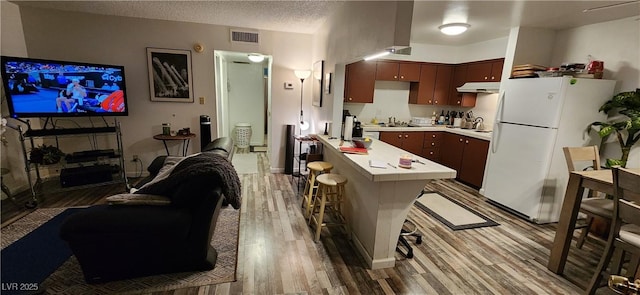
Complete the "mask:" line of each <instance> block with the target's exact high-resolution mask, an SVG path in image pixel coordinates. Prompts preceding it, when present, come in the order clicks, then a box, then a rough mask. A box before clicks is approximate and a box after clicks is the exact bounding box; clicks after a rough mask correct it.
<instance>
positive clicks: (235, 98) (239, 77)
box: [214, 50, 272, 153]
mask: <svg viewBox="0 0 640 295" xmlns="http://www.w3.org/2000/svg"><path fill="white" fill-rule="evenodd" d="M252 54H253V53H252ZM214 56H215V59H214V63H215V64H214V69H215V88H216V109H217V116H216V117H217V118H216V122H217V132H218V136H230V137H232V138H234V140H235V131H236V125H238V124H240V125H245V124H246V123H248V124H250V126H251V131H252V132H251V137H250V139H249V150H250V151H251V152H267V153H270V147H269V145H268V143H269V142H271V136H270V133H269V128H270V127H269V126H270V125H271V117H270V114H271V75H270V73H271V65H272V58H271V56H266V55H265V56H264V60H263V61H261V62H251V61H250V60H249V58H248V57H249V53H244V52H231V51H220V50H216V51H214Z"/></svg>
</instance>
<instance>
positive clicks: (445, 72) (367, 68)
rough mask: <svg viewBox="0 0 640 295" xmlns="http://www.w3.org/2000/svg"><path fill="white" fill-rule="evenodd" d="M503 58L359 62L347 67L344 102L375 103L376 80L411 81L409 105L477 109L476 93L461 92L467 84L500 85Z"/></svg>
mask: <svg viewBox="0 0 640 295" xmlns="http://www.w3.org/2000/svg"><path fill="white" fill-rule="evenodd" d="M503 66H504V59H503V58H501V59H492V60H486V61H478V62H470V63H464V64H457V65H452V64H435V63H424V62H411V61H392V60H380V61H358V62H354V63H351V64H348V65H347V66H346V73H345V76H346V77H345V88H344V101H345V102H356V103H372V102H373V94H374V90H375V83H376V80H381V81H406V82H411V84H410V90H409V103H411V104H424V105H453V106H460V107H474V106H475V105H476V94H475V93H458V91H457V88H458V87H460V86H462V85H463V84H464V83H466V82H498V81H500V77H501V75H502V67H503Z"/></svg>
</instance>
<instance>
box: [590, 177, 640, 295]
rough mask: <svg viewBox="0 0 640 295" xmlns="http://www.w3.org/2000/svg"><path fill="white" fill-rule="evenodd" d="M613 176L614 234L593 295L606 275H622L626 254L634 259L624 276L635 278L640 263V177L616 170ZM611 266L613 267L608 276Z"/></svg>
mask: <svg viewBox="0 0 640 295" xmlns="http://www.w3.org/2000/svg"><path fill="white" fill-rule="evenodd" d="M612 173H613V185H614V187H615V194H614V198H613V199H614V207H613V219H612V222H611V232H610V233H609V238H608V239H607V245H606V247H605V252H604V255H602V258H600V263H599V264H598V268H597V269H596V271H595V273H594V274H593V277H592V278H591V281H590V282H589V285H588V286H587V290H586V294H589V295H591V294H594V293H595V291H596V290H597V289H598V288H599V287H600V282H601V280H602V278H603V277H604V276H605V275H607V274H621V269H622V264H623V262H625V259H624V258H625V254H627V253H629V254H631V256H630V257H631V259H629V261H628V264H627V266H626V273H625V274H624V276H626V277H635V276H636V273H637V271H638V264H639V263H640V206H639V205H638V204H640V174H638V173H634V172H631V171H629V170H626V169H624V168H618V167H614V168H613V170H612ZM614 252H615V253H614ZM614 254H615V255H614ZM612 258H613V260H612ZM610 262H613V263H612V264H611V267H610V268H609V271H608V272H607V266H608V265H609V263H610Z"/></svg>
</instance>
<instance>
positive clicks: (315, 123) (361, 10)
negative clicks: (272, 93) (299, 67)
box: [294, 1, 397, 136]
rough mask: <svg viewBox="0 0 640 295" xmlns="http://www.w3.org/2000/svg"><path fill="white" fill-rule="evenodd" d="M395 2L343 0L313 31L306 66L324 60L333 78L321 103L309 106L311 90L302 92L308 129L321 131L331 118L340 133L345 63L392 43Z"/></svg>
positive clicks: (326, 68) (327, 70)
mask: <svg viewBox="0 0 640 295" xmlns="http://www.w3.org/2000/svg"><path fill="white" fill-rule="evenodd" d="M396 4H397V3H396V1H346V2H345V3H344V4H343V7H342V9H340V10H339V11H337V12H336V13H335V14H334V15H332V16H331V17H330V18H329V19H328V20H327V22H326V23H325V24H324V25H323V26H322V27H321V28H320V29H319V30H318V32H316V34H314V36H313V43H312V44H313V58H312V61H311V63H310V64H309V66H308V68H311V67H312V65H313V62H316V61H318V60H325V73H331V74H332V80H333V81H332V86H331V93H330V94H323V95H324V98H323V102H322V107H311V94H307V93H305V101H304V105H305V117H306V116H307V115H306V114H311V122H310V123H311V124H312V126H311V129H310V130H309V133H321V132H324V124H325V123H326V122H330V124H331V126H332V127H331V129H332V131H333V133H332V134H333V135H334V136H335V135H336V134H337V135H339V134H340V133H339V130H340V126H341V121H342V108H343V97H344V92H343V90H344V87H343V85H344V64H346V63H349V62H353V61H355V60H357V59H360V58H362V57H363V56H365V55H368V54H371V53H373V52H376V51H379V50H381V49H383V48H386V47H389V46H392V45H394V44H393V42H394V36H395V32H394V31H395V27H394V26H393V25H391V24H393V23H395V18H396V11H397V9H396ZM294 85H295V84H294ZM309 88H310V87H309ZM306 89H307V87H305V90H306ZM307 109H309V110H312V113H310V112H307ZM336 132H337V133H336Z"/></svg>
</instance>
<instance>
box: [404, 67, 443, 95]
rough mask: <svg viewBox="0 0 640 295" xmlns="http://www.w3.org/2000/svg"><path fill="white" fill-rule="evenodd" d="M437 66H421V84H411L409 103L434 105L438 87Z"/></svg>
mask: <svg viewBox="0 0 640 295" xmlns="http://www.w3.org/2000/svg"><path fill="white" fill-rule="evenodd" d="M436 73H437V66H436V65H435V64H422V65H421V66H420V82H418V83H411V86H410V89H409V103H411V104H433V91H434V89H435V87H436Z"/></svg>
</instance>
